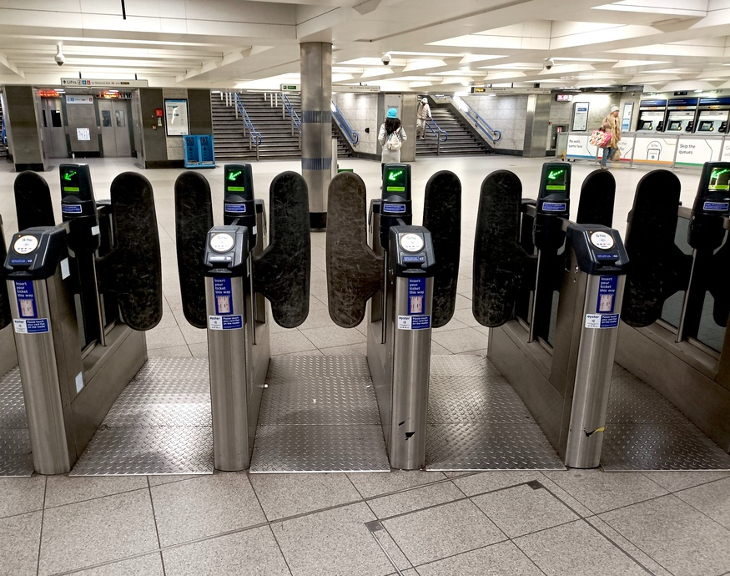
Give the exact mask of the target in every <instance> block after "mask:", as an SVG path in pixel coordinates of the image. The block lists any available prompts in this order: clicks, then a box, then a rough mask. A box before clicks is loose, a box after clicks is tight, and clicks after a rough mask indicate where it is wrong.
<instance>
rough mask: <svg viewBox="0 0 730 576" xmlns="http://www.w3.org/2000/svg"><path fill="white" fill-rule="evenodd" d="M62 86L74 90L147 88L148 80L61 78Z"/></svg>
mask: <svg viewBox="0 0 730 576" xmlns="http://www.w3.org/2000/svg"><path fill="white" fill-rule="evenodd" d="M61 86H71V87H74V88H147V87H148V86H149V82H148V81H147V80H99V79H89V80H87V79H85V78H61Z"/></svg>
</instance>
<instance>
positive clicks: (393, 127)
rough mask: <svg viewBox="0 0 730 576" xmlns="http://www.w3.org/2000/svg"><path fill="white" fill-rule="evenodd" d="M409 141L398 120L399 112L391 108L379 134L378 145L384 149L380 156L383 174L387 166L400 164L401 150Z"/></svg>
mask: <svg viewBox="0 0 730 576" xmlns="http://www.w3.org/2000/svg"><path fill="white" fill-rule="evenodd" d="M407 139H408V137H407V136H406V131H405V130H403V127H402V126H401V124H400V120H399V119H398V111H397V110H396V109H395V108H389V109H388V114H387V116H386V117H385V122H383V124H382V125H381V126H380V132H379V133H378V143H379V144H380V145H381V146H382V147H383V152H382V154H381V156H380V171H381V174H382V171H383V168H384V167H385V165H386V164H397V163H398V162H400V149H401V146H402V145H403V142H405V141H406V140H407Z"/></svg>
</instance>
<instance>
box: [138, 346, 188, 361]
mask: <svg viewBox="0 0 730 576" xmlns="http://www.w3.org/2000/svg"><path fill="white" fill-rule="evenodd" d="M147 356H148V357H149V358H190V357H191V353H190V348H188V347H187V346H185V345H180V346H167V347H165V348H153V349H151V350H150V349H148V350H147Z"/></svg>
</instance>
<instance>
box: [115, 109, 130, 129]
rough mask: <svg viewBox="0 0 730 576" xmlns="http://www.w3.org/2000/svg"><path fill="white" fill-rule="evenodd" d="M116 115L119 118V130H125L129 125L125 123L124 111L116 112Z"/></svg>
mask: <svg viewBox="0 0 730 576" xmlns="http://www.w3.org/2000/svg"><path fill="white" fill-rule="evenodd" d="M114 114H116V116H117V128H124V127H125V126H126V125H127V124H126V123H125V121H124V110H116V111H115V112H114Z"/></svg>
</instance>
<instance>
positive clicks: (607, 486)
mask: <svg viewBox="0 0 730 576" xmlns="http://www.w3.org/2000/svg"><path fill="white" fill-rule="evenodd" d="M543 474H545V476H547V477H548V478H550V479H551V480H552V481H553V482H555V483H556V484H557V485H558V486H560V487H561V488H563V489H564V490H565V491H566V492H567V493H568V494H570V495H571V496H573V497H574V498H575V499H576V500H578V501H579V502H580V503H581V504H583V505H584V506H586V507H587V508H589V509H590V510H592V511H593V512H595V513H596V514H598V513H600V512H605V511H607V510H613V509H614V508H620V507H621V506H627V505H629V504H635V503H636V502H641V501H642V500H648V499H649V498H656V497H657V496H662V495H664V494H666V493H667V491H666V490H665V489H664V488H662V487H661V486H659V485H657V484H656V483H654V482H652V481H651V480H649V479H648V478H647V477H646V476H643V475H642V474H632V473H620V474H619V473H613V474H611V473H608V472H602V471H601V470H568V471H565V472H552V471H550V472H543Z"/></svg>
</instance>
